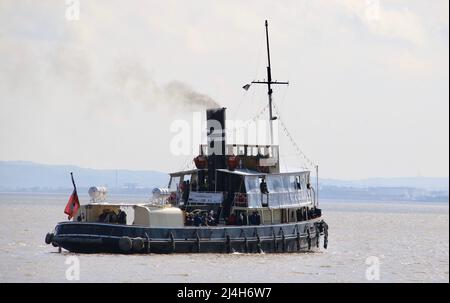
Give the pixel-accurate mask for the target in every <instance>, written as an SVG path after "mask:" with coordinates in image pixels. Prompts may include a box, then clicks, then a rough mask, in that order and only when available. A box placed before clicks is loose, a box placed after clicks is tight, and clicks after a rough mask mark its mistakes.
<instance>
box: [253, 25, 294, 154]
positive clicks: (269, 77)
mask: <svg viewBox="0 0 450 303" xmlns="http://www.w3.org/2000/svg"><path fill="white" fill-rule="evenodd" d="M265 26H266V46H267V80H266V81H252V84H267V95H268V96H269V122H270V144H271V145H273V144H274V141H273V121H274V120H276V119H277V117H274V116H273V111H272V93H273V90H272V85H274V84H289V82H278V81H272V68H271V66H270V48H269V24H268V22H267V20H266V22H265ZM245 87H247V88H246V89H248V87H249V86H245ZM245 87H244V88H245Z"/></svg>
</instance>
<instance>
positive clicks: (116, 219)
mask: <svg viewBox="0 0 450 303" xmlns="http://www.w3.org/2000/svg"><path fill="white" fill-rule="evenodd" d="M265 27H266V42H267V58H268V67H267V80H264V81H253V82H252V84H264V85H267V87H268V99H269V122H270V138H271V144H268V145H249V144H227V142H226V125H225V122H226V109H225V108H216V109H208V110H206V120H207V144H201V145H200V146H199V154H198V155H197V156H196V157H195V158H194V159H193V162H194V164H195V169H191V170H184V171H179V172H174V173H171V174H170V178H169V182H168V186H167V188H157V189H155V190H153V196H152V199H151V201H150V202H148V203H130V204H126V203H107V202H105V201H103V200H101V199H100V200H99V199H96V195H95V191H92V192H91V193H92V195H91V197H92V200H91V202H90V203H88V204H84V205H81V206H80V207H79V208H77V209H76V213H75V214H74V215H73V217H72V219H71V220H69V221H66V222H60V223H58V224H57V225H56V227H55V228H54V230H53V231H52V232H50V233H48V234H47V235H46V237H45V242H46V243H47V244H51V245H53V246H54V247H58V248H59V249H60V250H61V249H62V248H63V249H66V250H68V251H70V252H77V253H124V254H130V253H141V254H143V253H232V252H240V253H258V252H259V253H261V252H265V253H281V252H307V251H315V250H318V249H320V248H319V247H320V244H321V243H322V245H323V247H324V248H327V244H328V225H327V223H326V222H325V221H324V219H323V218H322V211H321V209H320V208H319V203H318V202H319V201H318V196H319V195H318V182H316V184H315V185H316V186H313V185H312V183H314V182H313V180H311V179H312V173H311V171H309V170H302V171H296V172H280V159H279V146H278V145H275V144H273V125H272V124H273V121H274V120H275V119H276V117H274V116H273V114H272V92H273V91H272V86H273V85H277V84H287V82H277V81H272V77H271V66H270V52H269V35H268V24H267V21H266V23H265ZM249 86H250V85H246V86H244V89H246V90H247V89H248V88H249ZM316 177H317V174H316ZM91 193H90V194H91ZM97 198H98V197H97ZM321 238H322V239H323V241H321V240H320V239H321Z"/></svg>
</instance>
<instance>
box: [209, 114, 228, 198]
mask: <svg viewBox="0 0 450 303" xmlns="http://www.w3.org/2000/svg"><path fill="white" fill-rule="evenodd" d="M225 111H226V108H225V107H223V108H215V109H208V110H207V111H206V127H207V129H206V134H207V142H208V154H207V156H208V191H214V190H215V188H216V184H215V183H216V170H217V169H221V168H226V155H225V150H226V141H225V139H226V127H225V120H226V115H225ZM217 182H219V180H217Z"/></svg>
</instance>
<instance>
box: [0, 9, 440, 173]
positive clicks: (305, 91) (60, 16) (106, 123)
mask: <svg viewBox="0 0 450 303" xmlns="http://www.w3.org/2000/svg"><path fill="white" fill-rule="evenodd" d="M79 4H80V7H79V8H80V11H79V20H70V19H71V17H73V16H74V15H73V14H72V12H73V11H72V10H71V9H72V8H73V6H72V5H73V1H67V3H66V1H64V0H61V1H56V0H55V1H42V0H40V1H17V0H11V1H9V0H2V1H1V2H0V160H30V161H36V162H41V163H50V164H75V165H79V166H83V167H92V168H128V169H146V170H147V169H154V170H162V171H171V170H179V169H182V168H183V166H184V164H185V163H186V160H188V159H190V158H192V156H174V155H171V153H170V150H169V146H170V142H171V140H172V139H173V137H174V133H172V132H171V131H170V125H171V123H172V122H173V121H174V120H175V119H186V120H187V121H191V120H192V111H198V110H201V106H196V105H195V104H194V105H193V106H183V104H182V103H183V102H185V100H184V99H183V96H181V95H179V94H177V93H174V91H173V90H172V88H173V85H174V84H175V85H179V86H181V87H182V88H183V89H184V91H187V92H188V93H189V95H190V96H192V95H193V96H199V95H195V94H194V93H193V92H192V94H191V92H190V91H189V87H191V88H192V90H193V91H196V92H198V93H199V94H205V95H208V96H210V97H211V98H213V99H214V100H216V102H218V103H219V104H221V105H222V106H225V107H227V108H228V118H230V119H251V118H253V117H254V116H255V114H256V113H257V112H258V111H260V110H261V108H263V106H264V105H265V104H266V102H267V100H266V91H265V87H257V86H252V87H251V88H250V90H249V91H248V92H247V93H246V92H245V91H244V90H243V89H242V86H243V85H244V84H246V83H248V82H249V81H252V80H256V79H263V78H265V66H266V57H265V49H264V20H265V19H268V20H269V25H270V36H271V51H272V65H273V78H274V79H277V80H289V81H290V85H289V87H277V88H275V90H274V100H275V102H276V104H277V106H278V108H279V109H280V112H281V117H282V119H283V121H284V122H285V124H286V125H287V126H288V128H289V130H290V132H291V133H292V136H293V137H294V138H295V141H296V142H297V143H298V144H299V145H300V147H301V148H302V150H303V151H304V152H305V153H306V154H307V155H308V157H310V158H311V159H312V160H313V161H314V162H316V163H318V164H319V165H320V168H321V174H322V176H324V177H333V178H346V179H357V178H365V177H375V176H417V175H422V176H448V170H449V101H448V100H449V86H448V81H449V70H448V68H449V67H448V66H449V56H448V54H449V21H448V20H449V16H448V11H449V7H448V6H449V2H448V1H447V0H380V1H377V0H367V1H366V0H294V1H262V0H258V1H229V0H228V1H181V0H178V1H111V0H104V1H99V0H80V1H79ZM68 9H69V11H68ZM67 17H69V18H67ZM174 81H175V82H174ZM203 97H204V96H203ZM280 140H281V144H282V146H281V148H282V160H283V163H284V164H283V165H286V166H289V167H294V166H297V165H298V162H296V161H298V159H297V157H295V152H294V150H293V148H292V147H291V145H290V144H289V142H288V141H287V140H286V138H285V137H283V136H282V135H280ZM260 143H265V142H260Z"/></svg>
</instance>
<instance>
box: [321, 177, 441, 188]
mask: <svg viewBox="0 0 450 303" xmlns="http://www.w3.org/2000/svg"><path fill="white" fill-rule="evenodd" d="M320 182H321V184H323V185H328V186H337V187H353V188H369V187H409V188H417V189H426V190H447V191H448V189H449V178H432V177H404V178H369V179H362V180H336V179H321V180H320Z"/></svg>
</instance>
